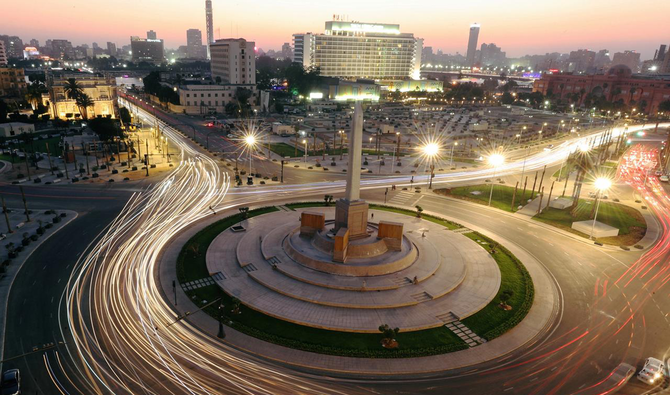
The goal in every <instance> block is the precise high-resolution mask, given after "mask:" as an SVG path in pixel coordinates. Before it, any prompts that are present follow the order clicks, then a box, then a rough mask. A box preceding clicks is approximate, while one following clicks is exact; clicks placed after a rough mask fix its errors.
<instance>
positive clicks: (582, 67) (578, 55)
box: [568, 49, 596, 73]
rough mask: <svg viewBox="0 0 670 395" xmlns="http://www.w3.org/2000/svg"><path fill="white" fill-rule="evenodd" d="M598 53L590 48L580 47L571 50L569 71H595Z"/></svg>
mask: <svg viewBox="0 0 670 395" xmlns="http://www.w3.org/2000/svg"><path fill="white" fill-rule="evenodd" d="M595 60H596V53H595V52H594V51H589V50H588V49H580V50H577V51H572V52H570V57H569V58H568V71H571V72H574V73H588V72H592V71H593V65H594V63H595Z"/></svg>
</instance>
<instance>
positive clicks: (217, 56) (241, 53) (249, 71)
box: [210, 38, 256, 85]
mask: <svg viewBox="0 0 670 395" xmlns="http://www.w3.org/2000/svg"><path fill="white" fill-rule="evenodd" d="M255 46H256V43H254V42H253V41H247V40H245V39H243V38H228V39H222V40H216V41H215V42H214V43H213V44H211V45H210V54H211V57H212V62H211V68H212V78H213V79H214V80H216V79H217V77H219V78H220V79H221V82H222V83H224V84H242V85H245V84H250V85H256V53H255Z"/></svg>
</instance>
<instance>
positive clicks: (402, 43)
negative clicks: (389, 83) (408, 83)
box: [293, 21, 423, 80]
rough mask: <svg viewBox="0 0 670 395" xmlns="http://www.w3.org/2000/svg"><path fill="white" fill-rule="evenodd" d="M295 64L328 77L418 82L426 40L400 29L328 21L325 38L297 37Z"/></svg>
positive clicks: (388, 25) (319, 35)
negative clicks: (415, 80)
mask: <svg viewBox="0 0 670 395" xmlns="http://www.w3.org/2000/svg"><path fill="white" fill-rule="evenodd" d="M293 37H294V60H295V61H296V62H299V63H301V64H302V65H303V67H305V68H309V67H318V68H319V69H320V70H321V75H322V76H325V77H338V78H344V79H350V80H355V79H360V78H363V79H372V80H381V79H409V78H418V77H419V72H420V66H421V52H422V46H423V40H421V39H417V38H415V37H414V35H413V34H411V33H401V32H400V25H393V24H370V23H359V22H343V21H329V22H326V29H325V32H324V33H323V34H311V33H307V34H295V35H294V36H293Z"/></svg>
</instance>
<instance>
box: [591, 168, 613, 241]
mask: <svg viewBox="0 0 670 395" xmlns="http://www.w3.org/2000/svg"><path fill="white" fill-rule="evenodd" d="M593 185H594V186H595V187H596V189H597V190H598V194H597V195H596V199H597V200H598V203H596V215H595V216H594V217H593V224H592V225H591V240H593V231H594V230H595V227H596V219H597V218H598V209H599V208H600V195H601V194H602V193H603V192H604V191H607V190H608V189H610V188H611V187H612V180H610V179H609V178H605V177H600V178H597V179H596V181H595V182H594V183H593Z"/></svg>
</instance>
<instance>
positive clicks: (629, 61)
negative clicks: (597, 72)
mask: <svg viewBox="0 0 670 395" xmlns="http://www.w3.org/2000/svg"><path fill="white" fill-rule="evenodd" d="M612 64H613V65H614V66H616V65H620V64H622V65H624V66H627V67H628V68H629V69H631V70H632V71H633V73H637V72H638V71H639V68H640V54H639V53H638V52H635V51H623V52H617V53H615V54H614V56H613V57H612Z"/></svg>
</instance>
